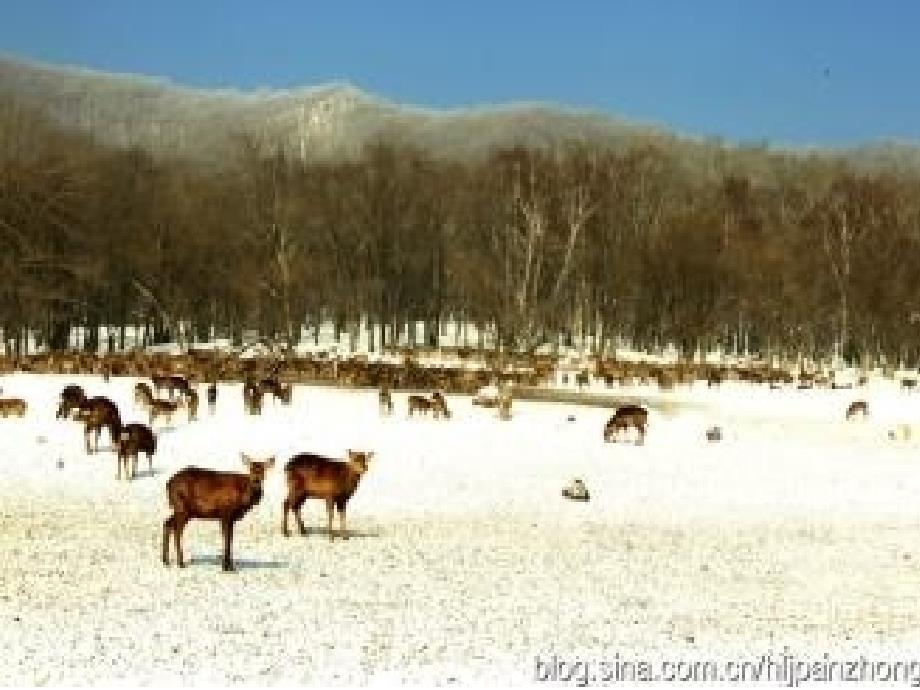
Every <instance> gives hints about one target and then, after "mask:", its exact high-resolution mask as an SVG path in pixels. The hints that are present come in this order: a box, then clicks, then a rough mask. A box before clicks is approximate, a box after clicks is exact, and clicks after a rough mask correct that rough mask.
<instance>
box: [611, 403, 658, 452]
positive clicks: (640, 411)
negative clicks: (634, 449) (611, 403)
mask: <svg viewBox="0 0 920 690" xmlns="http://www.w3.org/2000/svg"><path fill="white" fill-rule="evenodd" d="M647 426H648V410H646V409H645V408H644V407H640V406H639V405H622V406H620V407H618V408H617V411H616V412H615V413H614V415H613V416H612V417H611V418H610V419H609V420H608V421H607V424H606V425H604V441H611V440H616V437H617V435H618V434H619V432H620V431H624V430H626V429H628V428H629V427H633V428H634V429H636V431H638V432H639V438H638V440H637V441H636V443H637V444H642V443H644V442H645V430H646V427H647Z"/></svg>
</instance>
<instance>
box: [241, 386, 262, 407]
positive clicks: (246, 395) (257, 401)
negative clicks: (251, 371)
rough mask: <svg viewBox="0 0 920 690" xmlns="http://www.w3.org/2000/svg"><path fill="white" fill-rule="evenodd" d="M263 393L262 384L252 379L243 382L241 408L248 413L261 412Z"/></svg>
mask: <svg viewBox="0 0 920 690" xmlns="http://www.w3.org/2000/svg"><path fill="white" fill-rule="evenodd" d="M263 395H264V391H263V390H262V386H260V385H259V384H257V383H255V382H254V381H246V383H244V384H243V408H244V409H245V410H246V412H247V413H248V414H260V413H261V412H262V396H263Z"/></svg>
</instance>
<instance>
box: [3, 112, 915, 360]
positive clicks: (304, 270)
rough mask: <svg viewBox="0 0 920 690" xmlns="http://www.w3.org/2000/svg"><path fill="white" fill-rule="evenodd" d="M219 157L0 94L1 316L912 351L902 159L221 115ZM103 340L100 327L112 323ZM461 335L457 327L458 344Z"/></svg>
mask: <svg viewBox="0 0 920 690" xmlns="http://www.w3.org/2000/svg"><path fill="white" fill-rule="evenodd" d="M237 143H238V146H237V147H236V148H235V152H234V155H232V156H230V157H228V158H227V159H226V160H224V161H222V162H221V163H220V164H219V165H214V164H202V163H192V162H188V161H181V160H170V159H154V158H153V157H151V156H150V155H148V154H147V153H145V152H144V151H141V150H137V149H134V150H114V149H109V148H105V147H102V146H99V145H96V144H93V143H92V142H90V141H89V140H87V139H85V138H81V137H80V136H77V135H74V134H68V133H65V132H61V131H58V130H56V129H54V128H53V127H50V126H48V125H47V124H45V123H44V122H43V120H42V118H41V117H40V116H39V115H38V114H37V113H35V112H32V111H29V110H27V109H24V108H22V107H19V106H17V105H16V104H13V103H9V102H8V103H2V104H0V243H2V244H0V246H2V253H0V261H2V271H3V280H2V283H0V325H2V327H3V333H4V334H5V338H6V339H7V344H8V347H12V348H13V349H16V348H17V347H20V346H21V342H20V339H21V336H22V334H23V333H24V332H26V331H27V330H28V331H31V332H33V333H37V334H38V336H39V339H40V341H41V343H42V344H46V345H49V346H50V347H52V348H63V347H66V345H67V342H68V336H69V334H70V333H71V331H72V329H73V328H74V327H77V326H83V327H88V329H89V330H88V331H87V332H88V333H89V337H88V339H87V343H86V345H87V347H93V348H94V347H96V346H98V343H97V342H96V335H95V334H96V333H97V327H98V326H100V325H108V326H113V327H116V328H118V329H120V335H119V337H118V339H117V341H116V342H115V343H114V344H115V346H116V347H118V346H122V345H123V344H124V328H125V327H126V326H136V325H146V326H148V327H149V333H150V337H151V338H152V339H154V340H156V341H162V340H166V339H170V338H173V339H174V338H176V337H177V329H178V328H179V325H180V324H183V326H185V325H187V326H189V328H190V335H191V337H194V338H199V339H206V338H208V337H210V336H211V335H212V334H217V335H219V336H224V337H232V338H234V339H235V340H239V339H240V337H241V334H242V332H243V330H244V329H258V330H259V332H260V333H262V334H263V335H265V336H266V337H274V338H282V339H287V340H291V341H293V340H296V339H297V338H299V337H300V333H301V325H302V324H307V325H316V324H318V323H319V322H320V321H324V320H327V319H332V320H334V321H335V322H336V323H337V324H338V325H339V327H340V328H341V329H343V330H344V331H346V332H347V331H348V330H349V329H353V328H354V324H356V323H358V322H359V321H364V322H366V323H367V324H370V327H371V328H372V331H373V339H372V343H373V346H374V347H381V346H384V345H389V344H391V341H392V340H393V338H394V334H396V333H399V332H400V331H401V330H402V326H403V325H404V324H407V323H411V322H416V321H420V322H424V323H425V324H427V328H425V333H424V336H423V337H422V339H423V340H424V341H426V344H436V343H437V339H438V337H439V336H438V334H439V332H440V326H441V325H442V323H443V322H444V321H445V320H448V319H449V320H453V321H457V322H460V323H470V324H476V325H478V326H479V327H480V329H489V328H492V329H494V330H495V332H496V333H497V336H498V339H499V341H500V342H501V343H503V344H504V345H506V346H508V347H514V348H522V349H528V348H532V347H535V346H538V345H540V344H542V343H545V342H550V341H552V342H558V341H559V340H560V339H562V340H563V341H565V340H566V339H571V338H588V339H589V341H590V342H592V343H593V344H594V346H595V347H596V348H597V349H598V350H602V349H607V348H609V347H610V346H611V345H612V344H613V343H615V342H617V339H625V340H626V341H628V342H630V343H632V345H633V346H635V347H638V348H648V349H652V348H656V347H660V346H662V345H665V344H669V343H673V344H675V345H677V346H678V347H679V348H681V350H682V351H683V352H685V353H688V354H691V353H693V352H694V351H696V350H697V349H700V348H702V349H707V348H712V347H715V346H721V347H723V348H727V349H731V350H744V351H750V352H755V353H760V354H763V355H780V356H788V357H794V356H795V355H796V354H806V355H810V356H826V355H828V354H830V353H832V352H834V351H835V350H839V351H840V353H841V354H843V355H844V356H846V357H847V358H849V359H851V360H853V359H855V358H858V357H864V358H870V359H877V358H878V357H880V356H884V357H887V358H889V360H891V359H894V360H903V361H905V362H908V363H916V361H917V354H918V346H917V343H918V338H917V335H918V331H920V179H918V178H917V177H916V176H915V174H913V173H909V172H904V171H890V172H873V173H864V172H863V173H860V172H857V171H855V170H854V169H852V168H851V167H850V166H848V165H847V164H846V163H845V162H843V161H841V160H833V159H830V158H828V157H820V158H819V157H808V156H804V155H792V154H780V153H776V152H771V151H769V150H766V149H764V148H739V149H736V148H728V147H723V146H716V145H712V146H709V147H708V148H706V149H705V150H706V156H705V158H704V159H703V160H702V161H700V160H695V161H694V163H693V165H688V163H687V161H686V160H685V159H684V157H682V156H681V155H680V154H679V152H678V151H674V150H670V149H669V148H668V147H667V146H666V145H654V144H648V143H643V144H641V145H637V146H635V147H632V148H629V147H627V148H625V149H618V150H617V151H607V150H596V149H594V148H592V147H590V146H587V145H585V144H572V145H570V146H566V147H561V148H554V149H552V150H547V149H543V150H523V149H513V150H501V151H495V152H494V153H493V154H492V155H491V156H490V157H488V158H487V159H485V160H476V161H472V162H471V161H463V162H461V161H455V160H448V159H443V158H437V157H434V156H433V155H431V154H425V153H422V152H421V151H419V150H414V149H412V148H409V147H406V146H394V145H388V144H386V143H383V142H381V143H378V144H374V145H371V146H368V147H366V149H365V150H364V153H363V155H362V156H360V157H358V158H356V159H354V160H348V161H341V162H328V161H327V162H309V161H304V160H302V159H300V158H296V159H292V158H291V157H289V156H287V157H286V156H285V155H283V154H280V153H275V152H272V151H271V150H267V149H266V148H265V146H264V144H262V143H257V142H256V141H254V140H252V139H249V138H246V137H242V136H241V137H238V142H237ZM118 341H120V342H118ZM473 344H474V345H475V343H473Z"/></svg>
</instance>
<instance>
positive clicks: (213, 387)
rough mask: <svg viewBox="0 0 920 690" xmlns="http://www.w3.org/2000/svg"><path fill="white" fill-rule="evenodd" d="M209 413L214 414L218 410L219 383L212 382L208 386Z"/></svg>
mask: <svg viewBox="0 0 920 690" xmlns="http://www.w3.org/2000/svg"><path fill="white" fill-rule="evenodd" d="M207 398H208V412H209V413H210V414H214V410H215V409H217V383H216V382H212V383H210V384H208V393H207Z"/></svg>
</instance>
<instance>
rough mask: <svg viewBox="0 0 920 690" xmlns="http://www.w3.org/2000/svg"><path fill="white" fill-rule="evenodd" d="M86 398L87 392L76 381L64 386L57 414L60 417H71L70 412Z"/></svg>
mask: <svg viewBox="0 0 920 690" xmlns="http://www.w3.org/2000/svg"><path fill="white" fill-rule="evenodd" d="M85 400H86V393H84V392H83V388H81V387H80V386H78V385H76V384H74V383H71V384H68V385H66V386H64V390H62V391H61V403H60V405H58V410H57V414H56V415H55V416H56V417H57V418H58V419H64V418H65V417H69V416H70V413H71V412H72V411H73V410H75V409H77V408H78V407H80V403H82V402H83V401H85Z"/></svg>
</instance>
